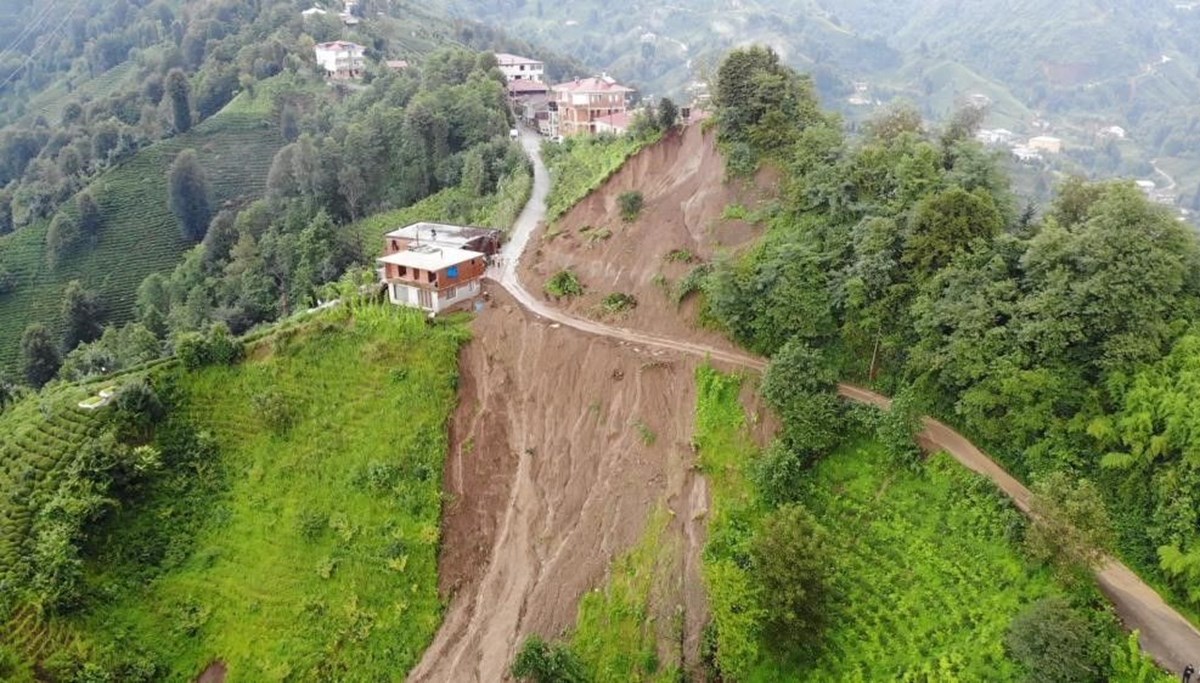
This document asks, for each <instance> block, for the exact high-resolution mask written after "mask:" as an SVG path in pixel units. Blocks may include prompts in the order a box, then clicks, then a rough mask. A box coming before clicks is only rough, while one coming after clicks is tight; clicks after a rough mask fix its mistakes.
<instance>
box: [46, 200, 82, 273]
mask: <svg viewBox="0 0 1200 683" xmlns="http://www.w3.org/2000/svg"><path fill="white" fill-rule="evenodd" d="M78 243H79V224H78V223H77V222H76V221H75V219H74V218H72V217H71V216H68V215H67V214H66V213H63V212H61V211H60V212H59V213H58V214H57V215H55V216H54V220H52V221H50V227H49V228H47V229H46V262H47V263H49V264H50V267H51V268H55V267H57V266H58V264H59V262H60V261H62V259H63V257H64V256H66V255H67V253H69V252H70V251H71V249H72V248H74V247H75V245H76V244H78Z"/></svg>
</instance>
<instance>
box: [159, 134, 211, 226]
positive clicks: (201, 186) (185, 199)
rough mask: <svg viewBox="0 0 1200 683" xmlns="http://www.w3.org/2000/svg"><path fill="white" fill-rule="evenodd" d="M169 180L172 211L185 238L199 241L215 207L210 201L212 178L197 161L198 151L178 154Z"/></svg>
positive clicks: (184, 151) (186, 151)
mask: <svg viewBox="0 0 1200 683" xmlns="http://www.w3.org/2000/svg"><path fill="white" fill-rule="evenodd" d="M167 180H168V192H169V200H168V201H169V203H170V206H171V212H172V213H174V214H175V219H176V220H178V221H179V228H180V230H181V231H182V232H183V236H184V238H185V239H189V240H191V241H193V242H199V241H200V240H202V239H204V235H205V233H206V232H207V231H208V222H209V221H210V220H211V219H212V210H211V209H210V208H209V203H208V180H207V179H206V178H205V177H204V170H203V169H201V168H200V163H199V162H198V161H197V160H196V152H195V150H191V149H185V150H183V151H182V152H180V153H179V155H178V156H176V157H175V161H174V163H172V164H171V170H170V173H169V174H168V178H167Z"/></svg>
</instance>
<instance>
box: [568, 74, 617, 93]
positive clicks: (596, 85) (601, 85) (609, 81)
mask: <svg viewBox="0 0 1200 683" xmlns="http://www.w3.org/2000/svg"><path fill="white" fill-rule="evenodd" d="M551 90H553V91H554V92H600V93H614V92H617V93H624V92H633V88H626V87H625V86H623V85H621V84H620V83H617V82H616V81H615V80H613V78H612V77H611V76H593V77H591V78H576V79H575V80H573V81H567V82H566V83H559V84H558V85H556V86H554V87H553V88H551Z"/></svg>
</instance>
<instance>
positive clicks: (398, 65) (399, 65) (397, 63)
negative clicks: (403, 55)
mask: <svg viewBox="0 0 1200 683" xmlns="http://www.w3.org/2000/svg"><path fill="white" fill-rule="evenodd" d="M384 64H385V65H386V66H387V68H389V69H395V70H396V71H400V70H402V69H407V68H408V60H406V59H389V60H387V61H386V62H384Z"/></svg>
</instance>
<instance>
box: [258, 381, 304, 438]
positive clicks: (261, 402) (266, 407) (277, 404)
mask: <svg viewBox="0 0 1200 683" xmlns="http://www.w3.org/2000/svg"><path fill="white" fill-rule="evenodd" d="M251 403H253V404H254V410H255V412H257V413H258V416H259V418H260V419H262V421H263V425H264V426H265V427H266V428H267V429H269V430H271V432H273V433H275V434H276V435H281V434H286V433H287V431H288V429H290V428H291V426H292V423H293V421H294V415H293V412H292V408H291V406H290V405H289V404H288V400H287V397H286V396H284V395H283V394H281V393H279V392H278V391H274V390H269V391H264V392H262V393H260V394H255V395H254V397H253V398H252V399H251Z"/></svg>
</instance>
